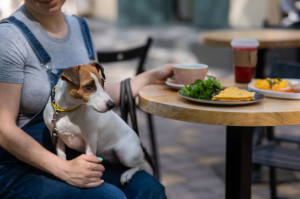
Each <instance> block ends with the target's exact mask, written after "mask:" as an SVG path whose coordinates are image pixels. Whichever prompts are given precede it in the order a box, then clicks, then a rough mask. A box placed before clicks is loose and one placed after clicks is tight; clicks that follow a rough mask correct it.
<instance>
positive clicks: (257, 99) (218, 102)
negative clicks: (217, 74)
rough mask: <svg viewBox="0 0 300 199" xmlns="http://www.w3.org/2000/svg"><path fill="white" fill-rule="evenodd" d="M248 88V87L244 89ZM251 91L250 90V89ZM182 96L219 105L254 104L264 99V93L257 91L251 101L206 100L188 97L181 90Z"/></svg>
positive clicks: (194, 100)
mask: <svg viewBox="0 0 300 199" xmlns="http://www.w3.org/2000/svg"><path fill="white" fill-rule="evenodd" d="M243 90H246V89H243ZM248 91H249V90H248ZM178 93H179V95H180V96H182V97H183V98H185V99H187V100H190V101H193V102H200V103H205V104H218V105H243V104H253V103H256V102H260V101H261V100H263V99H264V95H263V94H261V93H258V92H255V95H254V99H252V100H249V101H221V100H206V99H198V98H194V97H188V96H185V95H184V94H181V92H180V91H179V92H178Z"/></svg>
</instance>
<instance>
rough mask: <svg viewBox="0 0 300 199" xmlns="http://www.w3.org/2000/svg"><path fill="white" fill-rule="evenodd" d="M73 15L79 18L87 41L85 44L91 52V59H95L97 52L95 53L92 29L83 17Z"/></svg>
mask: <svg viewBox="0 0 300 199" xmlns="http://www.w3.org/2000/svg"><path fill="white" fill-rule="evenodd" d="M73 16H74V17H76V18H77V20H78V21H79V24H80V28H81V32H82V35H83V39H84V42H85V46H86V49H87V51H88V54H89V58H90V59H91V60H95V53H94V48H93V43H92V37H91V34H90V31H89V27H88V25H87V22H86V21H85V20H84V19H83V18H81V17H78V16H76V15H73Z"/></svg>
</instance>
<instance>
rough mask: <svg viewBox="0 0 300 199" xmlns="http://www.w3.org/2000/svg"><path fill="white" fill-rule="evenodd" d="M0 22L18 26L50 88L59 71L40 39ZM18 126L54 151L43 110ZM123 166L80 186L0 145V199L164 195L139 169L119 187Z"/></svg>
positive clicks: (22, 26)
mask: <svg viewBox="0 0 300 199" xmlns="http://www.w3.org/2000/svg"><path fill="white" fill-rule="evenodd" d="M77 19H78V20H79V22H80V25H81V30H82V35H83V37H84V41H85V44H86V48H87V51H88V54H89V58H90V59H91V60H95V57H94V50H93V46H92V40H91V37H90V33H89V29H88V26H87V24H86V22H85V21H84V20H83V19H82V18H79V17H77ZM0 23H13V24H15V25H16V26H17V27H19V28H20V30H21V31H22V32H23V33H24V35H25V36H26V38H27V40H28V42H29V43H30V44H31V46H32V48H33V49H34V50H35V52H36V54H37V56H38V57H39V59H40V61H41V65H45V66H46V67H47V69H48V70H47V73H48V76H49V81H50V84H51V88H53V86H54V85H55V84H56V82H57V81H58V79H59V78H60V74H61V72H62V70H61V69H60V70H59V69H54V68H52V67H51V57H50V56H49V55H48V53H47V52H46V50H45V49H44V48H43V46H42V45H41V44H40V42H39V41H38V40H37V39H36V38H35V36H34V35H33V34H32V33H31V31H30V30H29V29H28V28H27V27H26V25H25V24H24V23H23V22H21V21H19V20H17V19H15V18H14V17H10V18H8V19H4V20H2V21H1V22H0ZM41 67H42V66H41ZM49 95H50V93H49ZM22 129H23V130H24V131H25V132H26V133H28V134H29V135H30V136H32V137H33V138H34V139H35V140H37V141H38V142H39V143H40V144H41V145H43V146H44V147H45V148H46V149H48V150H49V151H51V152H53V153H55V149H54V146H53V144H52V142H51V138H50V133H49V131H48V129H47V127H46V126H45V123H44V121H43V109H42V110H40V111H39V113H37V114H36V115H35V116H34V117H33V119H32V120H31V121H30V122H29V123H27V124H26V125H25V126H23V127H22ZM16 147H17V146H16ZM42 158H43V157H41V159H42ZM125 169H126V168H124V167H122V166H111V167H107V168H105V172H104V173H103V176H102V179H104V180H105V182H104V183H103V184H102V185H100V186H97V187H94V188H90V189H81V188H78V187H75V186H71V185H69V184H67V183H66V182H64V181H61V180H59V179H58V178H56V177H54V176H53V175H51V174H48V173H46V172H43V171H41V170H39V169H36V168H34V167H32V166H30V165H28V164H25V163H23V162H22V161H20V160H18V159H17V158H15V157H14V156H12V155H11V154H10V153H8V152H7V151H6V150H4V149H2V148H1V147H0V198H17V199H20V198H24V199H25V198H27V199H28V198H38V199H40V198H56V199H68V198H72V199H76V198H84V199H85V198H87V199H88V198H99V199H100V198H101V199H112V198H114V199H125V198H126V197H128V198H143V199H154V198H155V199H165V198H166V196H165V190H164V187H163V186H162V185H161V184H160V183H159V182H158V181H157V180H156V179H155V178H154V177H152V176H151V175H150V174H148V173H147V172H145V171H139V172H138V173H136V174H135V175H134V176H133V178H132V179H131V183H129V184H127V185H125V186H121V184H120V175H121V174H122V173H123V172H124V170H125Z"/></svg>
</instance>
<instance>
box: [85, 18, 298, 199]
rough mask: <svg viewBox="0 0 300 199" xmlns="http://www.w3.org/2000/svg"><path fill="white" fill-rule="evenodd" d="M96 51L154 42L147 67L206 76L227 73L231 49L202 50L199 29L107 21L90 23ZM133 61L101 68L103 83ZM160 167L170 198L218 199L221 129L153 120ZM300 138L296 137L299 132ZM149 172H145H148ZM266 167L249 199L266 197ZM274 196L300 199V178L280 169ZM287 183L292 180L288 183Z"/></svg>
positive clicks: (120, 75) (142, 123)
mask: <svg viewBox="0 0 300 199" xmlns="http://www.w3.org/2000/svg"><path fill="white" fill-rule="evenodd" d="M88 22H89V25H90V27H91V30H92V36H93V38H94V42H95V47H96V49H97V50H99V49H101V50H111V49H124V48H126V47H128V46H134V45H138V44H140V43H143V42H144V41H145V39H146V37H147V36H152V37H153V38H154V44H153V45H152V47H151V50H150V52H149V56H148V59H147V63H146V65H147V69H150V68H154V67H157V66H160V65H162V64H165V63H168V62H172V63H174V62H202V63H206V64H208V65H209V74H211V75H214V76H216V77H226V76H229V75H231V74H232V67H231V50H230V49H227V48H214V47H207V46H202V45H201V44H200V42H199V35H200V34H201V32H202V31H203V30H198V29H194V28H192V27H186V26H184V25H164V26H155V27H146V26H143V27H131V28H119V27H116V26H114V25H113V24H111V23H108V22H105V21H100V20H96V19H89V20H88ZM134 64H136V63H135V62H131V61H130V62H127V63H125V64H121V65H115V64H106V65H105V71H106V75H107V81H115V80H121V79H124V78H125V77H128V76H132V75H133V74H134V72H133V71H134V69H133V67H132V66H135V65H134ZM138 122H139V128H140V131H141V138H142V142H143V143H144V145H145V146H146V148H149V143H148V134H147V133H148V132H147V129H146V117H144V113H143V112H142V111H139V112H138ZM154 124H155V130H156V136H157V142H158V150H159V160H160V167H161V182H162V183H163V184H164V185H165V187H166V192H167V195H168V198H169V199H222V198H224V195H225V191H224V188H225V185H224V171H225V167H224V164H225V130H226V128H225V126H216V125H206V124H196V123H187V122H181V121H176V120H170V119H167V118H162V117H159V116H154ZM276 129H278V131H280V132H286V131H289V132H290V133H291V134H294V135H297V134H298V132H297V129H298V126H293V127H291V126H289V127H278V128H276ZM298 135H299V134H298ZM149 171H150V170H149ZM267 171H268V170H267V168H262V177H261V181H260V183H256V184H253V186H252V198H253V199H265V198H269V190H268V183H267ZM278 177H279V178H280V179H279V180H280V182H282V183H281V184H280V186H279V193H280V195H282V196H288V197H290V198H294V199H296V198H297V199H299V198H300V183H299V182H300V181H299V180H300V174H299V173H296V172H287V171H281V170H279V175H278ZM290 181H292V182H290Z"/></svg>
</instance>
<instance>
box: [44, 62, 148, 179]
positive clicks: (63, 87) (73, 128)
mask: <svg viewBox="0 0 300 199" xmlns="http://www.w3.org/2000/svg"><path fill="white" fill-rule="evenodd" d="M104 80H105V75H104V69H103V67H102V66H101V65H100V64H98V63H96V62H93V63H91V64H89V65H79V66H74V67H70V68H67V69H66V70H64V72H63V73H62V74H61V76H60V79H59V81H58V83H57V85H56V87H55V88H54V89H53V91H52V94H51V97H50V99H49V101H48V103H47V105H46V107H45V110H44V113H43V114H44V121H45V123H46V126H47V128H48V129H49V131H50V132H55V133H56V134H57V143H56V152H57V155H58V156H59V157H61V158H63V159H66V153H65V145H67V146H68V147H69V148H72V149H75V150H77V151H79V152H82V153H85V154H88V155H97V156H100V157H102V158H103V159H104V160H107V161H108V162H116V160H117V161H119V162H120V163H122V164H123V165H124V166H126V167H129V169H128V170H126V171H125V172H124V173H123V174H122V175H121V179H120V182H121V184H125V183H127V182H129V180H130V179H131V178H132V176H133V175H134V174H135V173H136V172H137V171H139V170H143V169H144V153H143V151H142V148H141V143H140V139H139V137H138V136H137V134H136V133H135V132H134V131H133V130H132V129H131V128H130V127H129V126H128V125H127V124H126V123H125V122H124V121H123V120H122V119H121V118H120V117H119V116H118V115H117V114H116V113H114V112H113V111H112V110H111V109H112V108H113V106H114V102H113V101H112V99H111V98H110V97H109V96H108V94H107V93H106V92H105V91H104V89H103V86H104ZM51 98H52V99H51ZM52 134H53V133H51V136H52V139H53V135H52Z"/></svg>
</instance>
